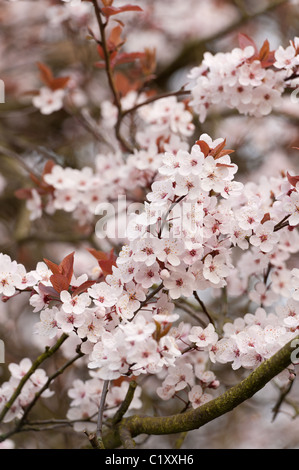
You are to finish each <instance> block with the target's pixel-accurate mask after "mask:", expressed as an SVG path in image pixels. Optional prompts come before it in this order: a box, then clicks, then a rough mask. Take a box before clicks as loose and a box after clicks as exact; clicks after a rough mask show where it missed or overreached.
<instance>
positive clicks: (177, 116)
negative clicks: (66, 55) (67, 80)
mask: <svg viewBox="0 0 299 470" xmlns="http://www.w3.org/2000/svg"><path fill="white" fill-rule="evenodd" d="M61 91H63V90H61ZM142 101H145V97H142V96H137V94H136V92H130V93H128V95H126V97H125V98H124V99H123V100H122V104H123V109H124V110H126V109H129V108H131V107H132V106H134V105H136V104H138V103H139V102H142ZM138 116H139V118H140V119H139V122H138V132H137V134H136V139H137V142H138V145H139V147H140V150H135V151H134V154H130V155H129V156H128V158H127V159H126V161H123V159H122V156H121V152H120V151H119V150H116V151H113V152H111V151H110V152H108V154H107V153H106V154H98V155H97V156H96V157H95V168H94V170H93V169H92V168H91V167H84V168H82V169H80V170H79V169H73V168H69V167H67V168H63V167H62V166H60V165H58V164H56V165H55V166H53V167H52V168H51V170H50V171H49V172H47V173H46V174H44V175H43V178H42V186H41V187H40V188H38V187H37V188H32V189H30V191H29V193H28V194H26V198H27V202H26V205H27V208H28V209H29V211H30V218H31V220H35V219H37V218H39V217H41V216H42V213H43V210H44V211H45V212H47V213H49V214H53V213H54V212H55V211H56V210H64V211H66V212H69V213H71V214H72V216H73V217H74V218H75V219H76V220H78V222H79V223H80V224H81V225H84V224H88V223H91V222H93V221H94V215H95V213H96V211H97V207H98V206H99V204H100V203H101V202H107V201H114V200H115V194H118V195H122V194H123V195H127V196H128V197H129V199H131V198H132V192H133V191H134V190H135V189H136V188H144V187H146V186H147V185H148V184H149V183H151V182H152V181H153V180H154V179H155V177H156V175H157V172H158V169H159V167H160V166H161V165H162V158H163V155H164V151H165V150H168V151H170V152H177V151H178V150H179V149H181V150H182V149H186V150H187V148H188V145H187V143H186V142H185V141H186V139H187V138H188V137H190V136H191V135H192V134H193V132H194V124H193V123H192V119H193V116H192V114H191V112H190V111H189V110H188V109H186V106H185V104H184V103H183V102H180V101H178V100H177V98H176V97H173V96H171V97H169V98H164V99H161V100H157V101H156V102H154V103H151V104H148V105H146V106H143V107H141V108H140V110H138ZM116 120H117V109H116V107H115V106H114V105H112V104H111V103H110V102H109V101H104V102H103V103H102V125H103V126H104V127H105V128H106V130H107V131H108V132H112V128H113V126H114V125H115V123H116ZM115 145H116V148H117V144H116V143H115ZM128 180H129V181H130V187H129V188H128V187H127V186H128V185H127V181H128ZM45 185H46V188H45Z"/></svg>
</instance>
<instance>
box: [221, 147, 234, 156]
mask: <svg viewBox="0 0 299 470" xmlns="http://www.w3.org/2000/svg"><path fill="white" fill-rule="evenodd" d="M233 152H234V150H232V149H224V150H221V152H219V153H218V154H217V158H220V157H224V155H229V154H230V153H233Z"/></svg>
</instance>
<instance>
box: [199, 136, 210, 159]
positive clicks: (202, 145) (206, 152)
mask: <svg viewBox="0 0 299 470" xmlns="http://www.w3.org/2000/svg"><path fill="white" fill-rule="evenodd" d="M195 143H196V145H199V147H200V150H201V151H202V153H203V154H204V156H205V158H206V157H207V156H208V155H209V152H210V147H209V146H208V144H207V143H206V142H205V141H204V140H197V141H196V142H195Z"/></svg>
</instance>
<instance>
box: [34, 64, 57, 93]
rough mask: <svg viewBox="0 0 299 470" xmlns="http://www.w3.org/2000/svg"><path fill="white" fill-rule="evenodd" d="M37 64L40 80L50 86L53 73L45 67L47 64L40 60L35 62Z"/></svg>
mask: <svg viewBox="0 0 299 470" xmlns="http://www.w3.org/2000/svg"><path fill="white" fill-rule="evenodd" d="M37 66H38V68H39V70H40V79H41V81H42V82H43V83H44V84H45V85H47V86H48V87H49V88H51V83H52V80H53V78H54V77H53V74H52V71H51V70H50V69H49V67H47V65H45V64H42V63H41V62H38V63H37Z"/></svg>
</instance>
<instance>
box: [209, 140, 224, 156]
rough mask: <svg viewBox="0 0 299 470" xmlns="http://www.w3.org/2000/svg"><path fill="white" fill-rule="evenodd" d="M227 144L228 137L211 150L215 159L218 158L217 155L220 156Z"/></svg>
mask: <svg viewBox="0 0 299 470" xmlns="http://www.w3.org/2000/svg"><path fill="white" fill-rule="evenodd" d="M225 144H226V139H224V141H223V142H221V143H220V144H219V145H217V147H215V148H213V149H212V150H211V152H210V155H212V156H213V157H214V158H215V159H217V157H218V158H219V153H220V152H222V150H223V149H224V147H225Z"/></svg>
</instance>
